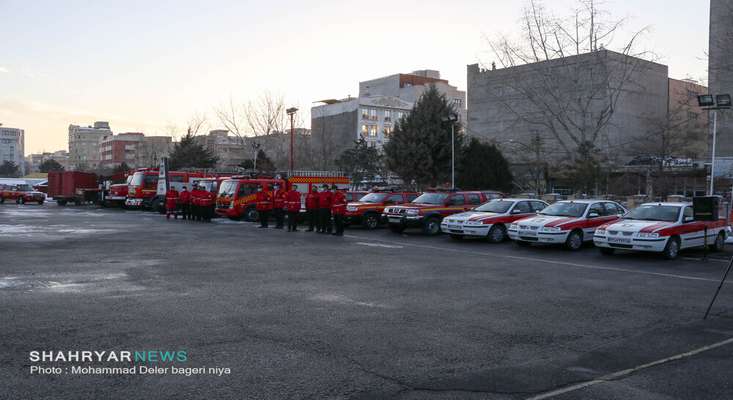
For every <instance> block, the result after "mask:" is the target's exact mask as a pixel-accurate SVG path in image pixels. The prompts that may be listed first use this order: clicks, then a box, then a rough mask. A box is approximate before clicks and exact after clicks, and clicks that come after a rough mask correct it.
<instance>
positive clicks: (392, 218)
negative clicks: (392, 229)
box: [389, 217, 402, 222]
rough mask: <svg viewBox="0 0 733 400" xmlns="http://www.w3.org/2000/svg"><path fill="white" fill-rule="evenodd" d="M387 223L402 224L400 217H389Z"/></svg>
mask: <svg viewBox="0 0 733 400" xmlns="http://www.w3.org/2000/svg"><path fill="white" fill-rule="evenodd" d="M389 222H402V218H400V217H389Z"/></svg>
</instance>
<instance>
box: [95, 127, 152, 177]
mask: <svg viewBox="0 0 733 400" xmlns="http://www.w3.org/2000/svg"><path fill="white" fill-rule="evenodd" d="M144 137H145V135H144V134H143V133H142V132H126V133H120V134H118V135H109V136H105V137H103V138H102V139H101V140H100V142H99V145H98V148H99V167H100V168H114V167H117V166H119V165H121V164H122V163H125V164H127V165H129V166H130V167H133V168H134V167H136V166H137V150H138V147H139V145H140V142H142V140H143V138H144Z"/></svg>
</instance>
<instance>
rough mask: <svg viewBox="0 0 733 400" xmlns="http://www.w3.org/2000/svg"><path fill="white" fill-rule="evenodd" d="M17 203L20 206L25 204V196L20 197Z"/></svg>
mask: <svg viewBox="0 0 733 400" xmlns="http://www.w3.org/2000/svg"><path fill="white" fill-rule="evenodd" d="M15 202H16V203H18V204H25V199H24V198H23V196H18V198H17V199H16V200H15Z"/></svg>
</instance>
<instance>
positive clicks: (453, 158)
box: [441, 113, 458, 189]
mask: <svg viewBox="0 0 733 400" xmlns="http://www.w3.org/2000/svg"><path fill="white" fill-rule="evenodd" d="M441 119H442V121H443V122H450V188H451V189H455V188H456V122H458V114H456V113H450V114H448V116H446V117H443V118H441Z"/></svg>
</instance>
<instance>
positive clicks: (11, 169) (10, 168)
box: [0, 161, 20, 178]
mask: <svg viewBox="0 0 733 400" xmlns="http://www.w3.org/2000/svg"><path fill="white" fill-rule="evenodd" d="M19 175H20V168H19V167H18V165H17V164H15V163H14V162H12V161H4V162H3V164H2V165H0V178H17V177H18V176H19Z"/></svg>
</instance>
